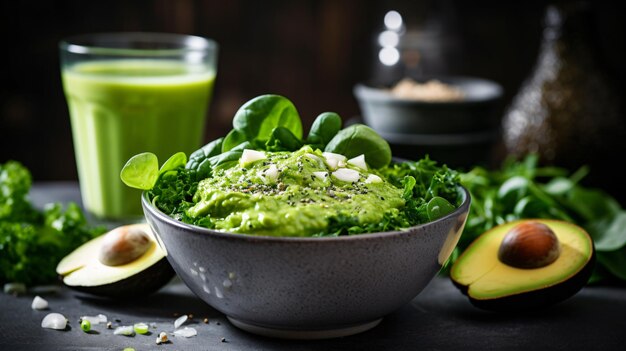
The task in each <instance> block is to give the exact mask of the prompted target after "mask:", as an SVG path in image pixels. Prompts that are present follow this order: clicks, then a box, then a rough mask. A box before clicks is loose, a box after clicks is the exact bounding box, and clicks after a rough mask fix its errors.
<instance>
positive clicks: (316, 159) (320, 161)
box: [304, 153, 324, 163]
mask: <svg viewBox="0 0 626 351" xmlns="http://www.w3.org/2000/svg"><path fill="white" fill-rule="evenodd" d="M304 156H306V157H308V158H310V159H311V160H313V161H315V162H317V163H322V162H324V161H322V159H321V158H320V157H319V156H317V155H313V154H310V153H306V154H304Z"/></svg>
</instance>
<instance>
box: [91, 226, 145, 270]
mask: <svg viewBox="0 0 626 351" xmlns="http://www.w3.org/2000/svg"><path fill="white" fill-rule="evenodd" d="M151 245H153V242H152V241H151V240H150V237H148V234H146V232H145V231H143V230H142V228H141V227H136V226H122V227H117V228H115V229H113V230H111V231H110V232H108V233H107V234H105V236H104V239H103V242H102V247H101V248H100V255H99V257H98V259H99V260H100V262H102V264H105V265H107V266H120V265H123V264H127V263H130V262H132V261H134V260H136V259H137V258H139V257H141V256H142V255H143V254H144V253H146V251H148V249H149V248H150V246H151Z"/></svg>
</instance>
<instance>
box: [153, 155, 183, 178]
mask: <svg viewBox="0 0 626 351" xmlns="http://www.w3.org/2000/svg"><path fill="white" fill-rule="evenodd" d="M186 163H187V155H186V154H185V153H184V152H177V153H175V154H173V155H172V156H170V158H168V159H167V161H165V163H164V164H163V165H162V166H161V169H159V174H163V173H165V172H167V171H172V170H175V169H176V168H178V167H185V164H186Z"/></svg>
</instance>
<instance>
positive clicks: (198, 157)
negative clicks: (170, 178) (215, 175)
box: [185, 138, 224, 171]
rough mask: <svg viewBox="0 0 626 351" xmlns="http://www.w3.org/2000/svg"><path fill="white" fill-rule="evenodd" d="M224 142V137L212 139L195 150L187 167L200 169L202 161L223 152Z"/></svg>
mask: <svg viewBox="0 0 626 351" xmlns="http://www.w3.org/2000/svg"><path fill="white" fill-rule="evenodd" d="M223 143H224V138H219V139H215V140H213V141H211V142H210V143H208V144H206V145H204V146H203V147H201V148H200V149H198V150H196V151H194V152H193V153H192V154H191V155H190V156H189V162H187V165H186V166H185V168H187V169H193V170H196V171H197V170H198V169H199V168H200V165H201V164H202V162H204V161H205V160H206V159H208V158H210V157H213V156H215V155H218V154H220V153H221V152H222V144H223Z"/></svg>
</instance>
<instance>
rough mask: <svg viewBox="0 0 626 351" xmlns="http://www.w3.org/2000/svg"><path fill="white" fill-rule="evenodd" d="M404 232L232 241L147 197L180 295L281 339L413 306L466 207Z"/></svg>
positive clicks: (338, 328)
mask: <svg viewBox="0 0 626 351" xmlns="http://www.w3.org/2000/svg"><path fill="white" fill-rule="evenodd" d="M462 193H463V196H464V201H463V203H462V205H461V206H460V207H459V208H458V209H457V210H455V211H454V212H453V213H451V214H449V215H447V216H445V217H443V218H440V219H438V220H436V221H434V222H431V223H427V224H424V225H419V226H416V227H412V228H409V229H407V230H405V231H393V232H385V233H373V234H362V235H355V236H344V237H332V238H286V237H268V236H249V235H240V234H230V233H224V232H218V231H214V230H209V229H206V228H200V227H197V226H192V225H188V224H185V223H182V222H179V221H177V220H175V219H173V218H171V217H169V216H167V215H165V214H164V213H162V212H161V211H159V210H158V209H157V208H156V207H155V206H153V205H152V204H151V203H150V201H149V200H148V198H147V194H145V193H144V195H143V197H142V204H143V208H144V213H145V216H146V219H147V221H148V223H149V224H150V225H151V226H152V229H153V230H154V232H155V234H156V235H157V239H158V241H159V244H160V245H161V246H162V247H163V249H164V250H165V251H166V253H167V258H168V260H169V262H170V263H171V264H172V267H174V270H175V271H176V273H177V274H178V276H179V277H180V278H181V279H182V280H183V281H184V282H185V283H186V284H187V286H188V287H189V288H190V289H191V290H192V291H193V292H194V293H195V294H196V295H198V297H200V298H201V299H202V300H204V301H205V302H206V303H208V304H209V305H211V306H212V307H214V308H215V309H217V310H219V311H220V312H222V313H224V314H225V315H226V316H227V317H228V319H229V320H230V321H231V322H232V323H233V324H234V325H235V326H237V327H239V328H242V329H244V330H248V331H250V332H253V333H257V334H263V335H267V336H275V337H283V338H302V339H316V338H329V337H337V336H345V335H350V334H355V333H359V332H362V331H365V330H367V329H369V328H372V327H374V326H376V325H377V324H378V323H379V322H380V321H381V319H382V317H384V316H385V315H387V314H389V313H391V312H393V311H394V310H396V309H398V308H399V307H401V306H402V305H404V304H406V303H408V302H409V301H411V300H412V299H413V298H414V297H415V296H416V295H417V294H418V293H419V292H420V291H421V290H422V289H423V288H424V287H425V286H426V285H427V284H428V283H429V282H430V281H431V279H432V278H433V277H434V276H435V275H436V274H437V272H438V271H439V269H440V268H441V265H442V263H444V262H445V261H446V260H447V258H448V256H449V255H450V253H451V252H452V250H453V249H454V247H455V246H456V243H457V241H458V239H459V237H460V235H461V232H462V230H463V227H464V225H465V221H466V218H467V214H468V210H469V205H470V197H469V194H468V192H467V191H466V190H465V189H462Z"/></svg>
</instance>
